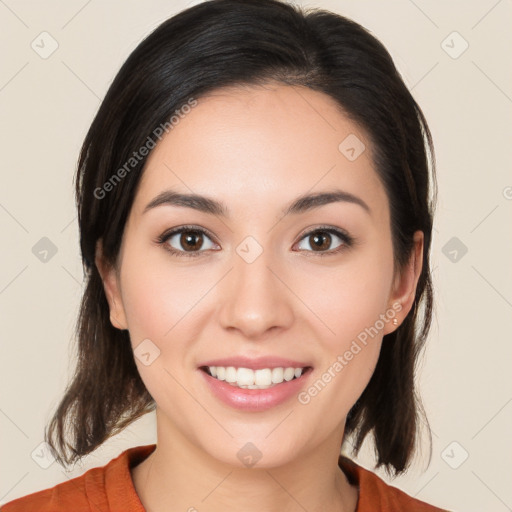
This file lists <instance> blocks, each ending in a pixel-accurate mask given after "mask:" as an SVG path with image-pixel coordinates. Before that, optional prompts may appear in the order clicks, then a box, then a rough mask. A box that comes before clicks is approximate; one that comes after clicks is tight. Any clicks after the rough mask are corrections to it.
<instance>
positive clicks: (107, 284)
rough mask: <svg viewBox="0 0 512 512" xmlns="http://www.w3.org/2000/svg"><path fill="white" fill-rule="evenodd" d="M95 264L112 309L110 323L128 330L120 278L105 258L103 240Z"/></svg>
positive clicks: (97, 250) (99, 244) (100, 241)
mask: <svg viewBox="0 0 512 512" xmlns="http://www.w3.org/2000/svg"><path fill="white" fill-rule="evenodd" d="M94 262H95V263H96V267H97V269H98V272H99V273H100V276H101V280H102V281H103V289H104V290H105V295H106V297H107V301H108V305H109V308H110V323H111V324H112V325H113V326H114V327H116V328H117V329H121V330H124V329H128V324H127V322H126V315H125V311H124V307H123V301H122V298H121V289H120V284H119V276H118V274H117V271H116V269H115V268H114V267H113V266H112V265H109V264H107V263H106V262H105V260H104V258H103V243H102V240H101V239H100V240H98V241H97V243H96V255H95V259H94Z"/></svg>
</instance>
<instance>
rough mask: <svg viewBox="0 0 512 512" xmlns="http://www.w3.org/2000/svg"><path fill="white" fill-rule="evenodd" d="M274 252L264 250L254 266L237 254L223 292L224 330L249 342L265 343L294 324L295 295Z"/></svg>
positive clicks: (220, 316)
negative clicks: (266, 339)
mask: <svg viewBox="0 0 512 512" xmlns="http://www.w3.org/2000/svg"><path fill="white" fill-rule="evenodd" d="M270 252H271V251H265V250H264V251H263V252H262V253H261V254H260V255H259V256H258V257H257V258H256V259H255V260H254V261H252V262H251V263H249V262H248V261H246V260H245V259H244V258H243V257H241V256H239V254H238V253H233V268H232V270H231V272H229V274H228V276H226V279H224V280H223V281H222V286H221V289H219V295H218V297H219V300H220V302H221V304H220V312H219V318H220V323H221V325H222V327H223V328H224V329H226V330H233V331H234V330H236V331H239V332H240V334H241V336H243V337H244V338H246V339H250V340H261V339H263V338H264V337H265V336H266V334H267V333H269V332H270V331H277V330H286V329H287V328H289V327H290V326H291V325H292V323H293V319H294V312H293V303H292V301H293V293H292V292H291V291H290V290H289V289H288V287H287V286H286V284H285V283H286V282H287V279H286V276H285V275H284V272H283V271H282V270H280V268H281V267H280V266H279V265H278V264H277V263H276V261H275V260H272V259H271V258H270ZM274 334H275V332H274Z"/></svg>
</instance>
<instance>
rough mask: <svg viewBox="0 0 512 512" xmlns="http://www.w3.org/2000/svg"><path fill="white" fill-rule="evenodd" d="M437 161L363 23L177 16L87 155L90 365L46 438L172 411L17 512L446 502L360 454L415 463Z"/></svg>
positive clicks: (287, 11)
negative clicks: (371, 451)
mask: <svg viewBox="0 0 512 512" xmlns="http://www.w3.org/2000/svg"><path fill="white" fill-rule="evenodd" d="M429 160H430V161H432V162H433V148H432V141H431V136H430V132H429V129H428V126H427V123H426V121H425V119H424V117H423V114H422V112H421V110H420V108H419V107H418V105H417V104H416V103H415V101H414V99H413V98H412V96H411V95H410V93H409V92H408V91H407V88H406V87H405V85H404V83H403V81H402V80H401V78H400V76H399V75H398V73H397V71H396V69H395V67H394V65H393V62H392V60H391V57H390V56H389V54H388V53H387V51H386V50H385V49H384V47H383V46H382V44H381V43H380V42H378V41H377V40H376V39H375V38H374V37H373V36H371V35H370V34H369V33H368V32H367V31H366V30H365V29H363V28H362V27H361V26H359V25H358V24H356V23H354V22H352V21H350V20H348V19H346V18H343V17H341V16H338V15H335V14H333V13H330V12H327V11H320V10H316V11H315V10H313V11H311V12H303V11H301V10H300V9H299V8H297V7H293V6H291V5H288V4H285V3H281V2H279V1H276V0H263V1H262V0H212V1H209V2H205V3H202V4H199V5H197V6H195V7H192V8H190V9H187V10H185V11H182V12H181V13H179V14H178V15H176V16H174V17H173V18H171V19H169V20H167V21H166V22H165V23H163V24H162V25H161V26H160V27H158V28H157V29H156V30H155V31H154V32H153V33H152V34H151V35H150V36H149V37H148V38H146V39H145V40H144V41H143V42H142V43H141V44H140V45H139V46H138V47H137V48H136V49H135V51H134V52H133V53H132V55H131V56H130V57H129V58H128V60H127V61H126V63H125V64H124V65H123V67H122V69H121V70H120V71H119V73H118V75H117V77H116V79H115V80H114V82H113V84H112V85H111V87H110V89H109V91H108V93H107V95H106V97H105V99H104V101H103V103H102V105H101V107H100V109H99V111H98V113H97V115H96V118H95V120H94V122H93V124H92V126H91V128H90V130H89V133H88V135H87V137H86V140H85V142H84V145H83V148H82V152H81V155H80V160H79V166H78V173H77V179H76V192H77V205H78V213H79V226H80V235H81V237H80V244H81V251H82V257H83V262H84V265H85V269H86V274H87V275H86V279H87V287H86V290H85V293H84V296H83V299H82V304H81V310H80V316H79V321H78V324H77V337H78V343H79V361H78V366H77V369H76V373H75V376H74V378H73V380H72V382H71V383H70V385H69V387H68V389H67V391H66V394H65V396H64V398H63V400H62V402H61V404H60V406H59V408H58V410H57V411H56V413H55V416H54V418H53V419H52V421H51V422H50V424H49V426H48V428H47V431H46V441H47V442H48V444H49V445H50V447H51V449H52V452H53V454H54V456H55V457H56V458H57V460H59V462H60V463H62V464H70V463H72V462H74V461H76V460H77V459H79V458H80V457H82V456H84V455H86V454H88V453H90V452H92V451H93V450H94V449H96V448H97V447H99V446H100V445H101V444H102V443H103V442H105V441H106V440H107V439H108V438H109V437H111V436H112V435H114V434H116V433H118V432H119V431H120V430H122V429H123V428H125V427H126V426H127V425H129V424H130V423H131V422H133V421H134V420H135V419H137V418H139V417H140V416H142V415H143V414H145V413H147V412H149V411H152V410H156V418H157V435H158V442H157V444H156V445H149V446H138V447H134V448H131V449H129V450H126V451H125V452H123V453H122V454H121V455H120V456H119V457H117V458H115V459H113V460H112V461H111V462H110V463H109V464H107V465H106V466H104V467H101V468H94V469H92V470H90V471H88V472H87V473H85V474H84V475H82V476H81V477H78V478H75V479H73V480H71V481H69V482H64V483H62V484H59V485H57V486H55V487H54V488H52V489H47V490H44V491H40V492H38V493H34V494H31V495H29V496H26V497H23V498H20V499H18V500H14V501H13V502H11V503H9V504H7V505H5V506H4V507H3V508H2V510H3V511H5V512H14V511H18V510H52V511H55V510H80V511H81V510H101V511H103V510H105V511H107V510H111V511H121V510H122V511H128V512H131V511H142V510H148V511H149V510H151V511H157V512H158V511H161V510H162V511H163V510H166V511H167V510H188V511H194V510H198V511H201V510H209V511H216V510H225V509H226V506H227V507H229V508H230V509H233V510H246V511H247V510H266V511H274V510H275V511H277V510H279V511H295V510H309V511H313V510H319V511H320V510H322V511H329V512H330V511H344V512H348V511H350V512H353V511H358V512H367V511H370V510H371V511H375V510H393V511H399V510H404V511H405V510H407V511H411V510H414V511H416V510H418V511H436V510H440V509H438V508H435V507H434V506H431V505H428V504H426V503H423V502H421V501H419V500H416V499H413V498H411V497H409V496H408V495H407V494H405V493H404V492H402V491H400V490H398V489H397V488H395V487H392V486H390V485H387V484H386V483H384V481H382V480H381V479H380V478H378V477H377V476H376V475H375V474H374V473H372V472H370V471H368V470H366V469H364V468H362V467H360V466H358V465H357V464H355V463H354V462H352V461H351V460H350V459H349V458H348V457H346V456H344V455H340V451H341V449H342V447H343V448H346V445H347V443H352V442H353V446H354V452H355V453H357V452H358V450H359V448H360V447H361V445H362V442H363V440H364V439H365V437H366V435H367V434H369V433H371V434H373V438H374V442H375V450H376V454H377V466H378V467H379V466H383V467H384V468H386V470H387V471H388V472H389V473H390V474H399V473H402V472H404V471H405V470H406V469H407V468H408V466H409V465H410V461H411V458H412V456H413V454H414V450H415V446H416V441H417V430H418V427H419V407H420V403H419V400H418V398H417V396H416V392H415V387H414V366H415V362H416V360H417V357H418V355H419V353H420V350H421V348H422V347H423V344H424V342H425V340H426V336H427V333H428V330H429V326H430V321H431V314H432V305H433V293H432V285H431V277H430V269H429V250H430V242H431V232H432V215H433V207H434V203H435V175H434V169H433V168H432V169H429ZM429 171H430V172H429ZM420 313H423V314H420Z"/></svg>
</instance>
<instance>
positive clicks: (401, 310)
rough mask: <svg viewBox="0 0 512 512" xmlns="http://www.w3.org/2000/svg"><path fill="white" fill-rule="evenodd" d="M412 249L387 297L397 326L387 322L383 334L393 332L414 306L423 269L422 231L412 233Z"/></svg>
mask: <svg viewBox="0 0 512 512" xmlns="http://www.w3.org/2000/svg"><path fill="white" fill-rule="evenodd" d="M413 239H414V247H413V250H412V251H411V256H410V258H409V261H408V263H407V265H406V266H405V267H404V268H403V269H402V272H400V273H399V275H397V276H396V277H395V279H394V282H393V288H392V290H391V295H390V297H389V304H388V308H390V309H393V310H395V311H396V312H397V313H396V315H395V318H396V319H397V320H398V324H397V325H393V322H392V321H390V322H387V323H386V327H385V328H384V334H389V333H390V332H393V331H394V330H395V329H397V328H398V326H399V325H400V324H401V323H402V322H403V320H404V318H405V317H406V316H407V315H408V313H409V311H410V310H411V308H412V305H413V304H414V298H415V295H416V287H417V285H418V280H419V278H420V275H421V270H422V268H423V242H424V234H423V231H416V232H415V233H414V238H413Z"/></svg>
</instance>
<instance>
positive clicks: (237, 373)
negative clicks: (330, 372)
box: [199, 366, 313, 389]
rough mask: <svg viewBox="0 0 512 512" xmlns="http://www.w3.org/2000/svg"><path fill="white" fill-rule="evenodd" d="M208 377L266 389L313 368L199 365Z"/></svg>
mask: <svg viewBox="0 0 512 512" xmlns="http://www.w3.org/2000/svg"><path fill="white" fill-rule="evenodd" d="M199 369H200V370H202V371H203V372H205V373H206V374H207V375H209V376H210V377H213V378H214V379H217V380H220V381H224V382H226V383H227V384H230V385H231V386H233V387H237V388H241V389H268V388H272V387H275V386H278V385H279V384H282V383H286V382H290V381H292V380H296V379H299V378H301V377H302V376H303V375H305V374H306V373H308V372H310V371H311V370H312V369H313V368H312V367H311V366H305V367H303V368H293V367H278V368H262V369H259V370H252V369H251V368H243V367H238V368H236V367H234V366H227V367H224V366H201V367H200V368H199Z"/></svg>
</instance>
